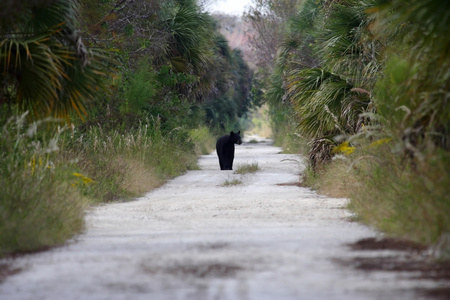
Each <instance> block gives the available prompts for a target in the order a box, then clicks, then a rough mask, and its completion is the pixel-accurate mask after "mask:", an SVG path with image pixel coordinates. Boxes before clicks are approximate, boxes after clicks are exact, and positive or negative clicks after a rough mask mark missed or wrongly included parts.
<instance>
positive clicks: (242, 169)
mask: <svg viewBox="0 0 450 300" xmlns="http://www.w3.org/2000/svg"><path fill="white" fill-rule="evenodd" d="M257 171H259V166H258V163H251V164H244V165H240V166H238V168H237V170H236V171H235V172H234V173H235V174H248V173H255V172H257Z"/></svg>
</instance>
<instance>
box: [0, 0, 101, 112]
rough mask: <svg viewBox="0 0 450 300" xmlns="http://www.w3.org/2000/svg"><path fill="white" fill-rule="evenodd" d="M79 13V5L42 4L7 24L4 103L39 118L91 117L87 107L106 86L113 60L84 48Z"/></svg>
mask: <svg viewBox="0 0 450 300" xmlns="http://www.w3.org/2000/svg"><path fill="white" fill-rule="evenodd" d="M8 3H9V2H8V1H7V2H6V3H4V4H5V5H6V6H5V7H6V8H7V4H8ZM1 10H2V8H1V7H0V11H1ZM77 10H78V6H77V1H76V0H56V1H46V0H41V1H35V2H34V4H29V5H28V6H26V5H24V6H22V7H20V6H19V13H18V14H17V15H13V16H11V17H10V18H5V19H3V20H2V22H1V27H0V70H1V71H0V84H1V86H0V99H1V102H5V103H6V104H7V105H9V106H14V105H16V106H17V107H18V109H19V110H20V111H25V110H30V111H31V112H32V115H33V116H34V117H36V118H39V117H45V116H55V117H63V118H67V117H68V116H69V114H70V112H72V111H76V112H77V113H78V114H79V115H80V116H82V115H83V114H86V105H87V103H89V101H90V100H92V99H94V98H95V95H96V93H98V91H99V90H100V89H102V88H103V86H104V84H103V82H104V81H103V79H104V77H105V76H106V74H105V71H104V70H105V69H106V64H107V59H106V57H105V55H104V53H102V52H99V51H95V50H91V49H88V48H87V47H86V46H85V45H84V44H83V41H82V39H81V36H80V35H79V33H78V31H77V26H76V25H77V23H76V22H77ZM16 11H17V8H16Z"/></svg>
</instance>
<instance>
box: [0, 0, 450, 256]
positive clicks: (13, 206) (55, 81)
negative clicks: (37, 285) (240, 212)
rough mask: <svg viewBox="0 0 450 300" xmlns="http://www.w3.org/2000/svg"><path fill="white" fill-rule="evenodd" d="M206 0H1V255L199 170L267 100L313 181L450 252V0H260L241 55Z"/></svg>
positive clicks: (43, 241) (57, 236) (372, 219)
mask: <svg viewBox="0 0 450 300" xmlns="http://www.w3.org/2000/svg"><path fill="white" fill-rule="evenodd" d="M205 5H207V3H206V2H202V3H197V2H195V1H194V0H168V1H159V0H101V1H100V0H83V1H76V0H20V1H17V0H6V1H2V4H1V6H2V7H1V8H0V37H1V38H0V67H1V73H0V79H1V81H0V82H1V86H0V121H1V126H2V127H1V133H0V148H1V152H0V158H1V160H0V186H2V193H1V195H0V255H8V254H11V253H16V252H26V251H34V250H37V249H43V248H46V247H49V246H53V245H58V244H62V243H64V242H65V241H66V240H67V239H69V238H70V237H72V236H73V235H74V234H76V233H78V232H80V231H81V230H82V229H83V224H84V222H83V218H84V212H85V210H86V207H87V206H88V205H92V204H98V203H102V202H109V201H116V200H119V199H121V200H123V199H127V198H128V199H129V198H131V197H133V196H136V195H139V194H140V193H143V192H145V191H148V190H150V189H151V188H154V187H156V186H159V185H161V184H162V183H163V182H164V181H165V180H167V179H168V178H171V177H173V176H176V175H178V174H181V173H183V172H185V171H186V170H188V169H194V168H197V166H196V157H197V155H199V154H202V153H208V152H209V151H211V149H212V148H213V146H214V141H215V137H217V136H218V135H221V134H224V133H226V132H227V131H230V130H237V129H242V128H244V127H246V126H247V125H248V121H247V120H246V119H247V116H248V113H249V112H250V110H251V109H252V108H257V107H260V106H261V105H263V106H264V107H268V111H269V115H270V120H271V125H272V132H273V138H274V139H275V142H276V143H277V144H278V145H281V146H283V148H284V149H285V151H290V152H295V153H303V154H305V155H306V156H307V157H308V159H309V168H308V171H307V172H306V174H305V176H304V184H307V185H309V186H312V187H313V188H315V189H318V190H319V191H320V192H322V193H326V194H329V195H332V196H337V197H348V198H350V199H351V204H350V208H351V209H352V210H353V211H354V212H355V213H356V214H355V215H356V216H357V219H358V220H359V221H362V222H365V223H367V224H370V225H372V226H375V227H376V228H378V229H380V230H381V231H383V232H385V233H386V234H387V235H392V236H396V237H402V238H406V239H409V240H413V241H416V242H419V243H422V244H425V245H435V246H436V245H437V246H436V247H437V248H436V249H438V250H439V251H438V252H439V253H440V255H441V256H442V257H444V256H445V255H449V257H450V254H449V252H450V250H449V249H450V218H448V214H449V212H450V199H449V198H450V197H448V195H449V192H450V190H449V186H450V176H449V175H450V156H449V149H450V141H449V129H450V124H449V123H450V122H449V119H450V108H449V104H448V99H449V95H450V94H449V82H450V79H449V77H450V72H449V70H450V68H449V62H450V59H449V56H448V53H450V52H449V51H448V50H449V40H450V38H449V37H448V34H447V28H448V25H449V23H450V21H449V18H450V9H449V8H450V7H449V6H450V4H445V3H441V1H438V0H426V1H418V0H411V1H400V0H390V1H387V0H363V1H360V0H358V1H357V0H322V1H320V0H276V1H269V0H256V1H255V2H254V6H253V7H252V8H250V9H249V10H248V11H247V12H246V14H245V16H244V18H243V19H239V20H238V21H239V22H241V23H242V24H244V25H243V28H244V31H245V32H246V34H245V35H244V36H245V43H246V47H244V48H242V49H243V50H242V51H241V50H239V49H236V48H235V49H232V47H230V45H229V42H228V41H227V39H226V38H225V37H224V35H223V34H221V33H220V32H222V33H225V34H226V32H225V31H226V30H225V31H224V28H225V29H227V28H228V31H229V30H230V28H234V27H235V26H233V25H232V23H233V22H234V21H233V20H236V18H234V19H233V18H231V21H230V18H228V17H226V16H217V15H216V16H214V17H213V16H211V15H210V14H208V13H206V12H205V9H204V7H205ZM227 22H228V25H226V24H227ZM230 22H231V25H230Z"/></svg>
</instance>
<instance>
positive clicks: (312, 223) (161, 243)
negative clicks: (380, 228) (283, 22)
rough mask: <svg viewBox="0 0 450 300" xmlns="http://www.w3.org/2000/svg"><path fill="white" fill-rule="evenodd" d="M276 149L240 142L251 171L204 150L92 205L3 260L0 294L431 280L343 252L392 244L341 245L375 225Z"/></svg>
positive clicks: (160, 293)
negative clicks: (41, 243) (129, 192)
mask: <svg viewBox="0 0 450 300" xmlns="http://www.w3.org/2000/svg"><path fill="white" fill-rule="evenodd" d="M280 151H281V149H279V148H276V147H273V146H271V145H270V143H268V142H260V143H257V144H253V143H252V144H250V143H243V144H242V145H241V146H237V147H236V159H235V169H236V166H238V165H240V164H245V163H250V164H251V163H257V164H258V166H259V168H260V171H258V172H256V173H254V174H245V175H238V174H234V173H233V171H220V170H219V165H218V160H217V157H216V156H215V154H214V153H213V154H211V155H207V156H203V157H201V158H200V161H199V165H200V167H201V169H200V170H195V171H189V172H188V173H187V174H185V175H183V176H180V177H178V178H176V179H174V180H172V181H170V182H169V183H167V184H166V185H165V186H163V187H161V188H159V189H157V190H155V191H153V192H151V193H148V194H146V195H145V196H143V197H141V198H139V199H137V200H136V201H132V202H128V203H117V204H111V205H105V206H101V207H97V208H95V209H93V211H92V212H91V213H90V214H89V215H88V218H87V231H86V233H85V234H83V235H80V236H79V237H77V238H76V239H75V240H74V241H72V242H71V243H70V244H69V245H67V246H64V247H60V248H56V249H53V250H51V251H47V252H43V253H38V254H33V255H28V256H25V257H21V258H18V259H15V260H13V261H7V262H8V263H10V268H11V270H17V272H16V274H14V275H12V276H9V277H8V278H6V280H5V281H3V282H2V284H1V285H0V299H2V300H19V299H20V300H23V299H33V300H38V299H49V300H50V299H51V300H53V299H61V300H70V299H74V300H75V299H77V300H79V299H82V300H84V299H93V300H94V299H95V300H101V299H105V300H116V299H117V300H119V299H120V300H121V299H130V300H138V299H146V300H147V299H155V300H159V299H164V300H165V299H167V300H177V299H180V300H181V299H193V300H204V299H242V300H244V299H255V300H264V299H268V300H269V299H270V300H272V299H277V300H278V299H307V300H309V299H345V300H349V299H358V300H361V299H408V300H410V299H427V297H426V295H425V296H424V295H423V294H420V293H417V290H420V289H427V288H433V287H436V285H439V283H436V282H435V281H430V280H425V279H423V278H422V279H420V278H419V279H417V276H414V274H412V275H411V274H409V273H408V274H405V273H402V272H381V271H373V272H367V271H363V270H358V269H357V268H355V267H354V265H352V264H351V263H350V262H352V261H353V259H354V258H356V257H362V256H364V257H370V256H373V255H378V256H379V255H386V256H388V255H392V253H393V252H392V251H383V252H382V254H380V251H376V253H375V252H374V251H364V252H362V251H354V250H351V249H350V248H349V246H348V244H350V243H355V242H356V241H358V240H360V239H362V238H369V237H375V236H377V233H376V232H374V231H372V230H370V229H368V228H367V227H365V226H362V225H360V224H358V223H356V222H351V221H349V217H350V216H351V215H350V213H349V211H347V210H346V209H344V207H345V204H346V200H345V199H333V198H326V197H322V196H319V195H317V194H316V193H314V192H312V191H311V190H309V189H307V188H302V187H298V186H296V185H293V183H296V182H298V180H299V173H301V172H302V171H303V170H304V168H305V167H304V163H303V161H302V159H301V158H300V157H299V156H296V155H285V154H279V153H280ZM234 179H236V180H238V181H241V184H238V185H231V186H223V184H224V183H225V182H226V181H229V182H231V181H233V180H234ZM346 262H349V263H346Z"/></svg>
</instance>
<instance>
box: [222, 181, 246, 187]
mask: <svg viewBox="0 0 450 300" xmlns="http://www.w3.org/2000/svg"><path fill="white" fill-rule="evenodd" d="M240 184H242V181H241V180H239V179H232V180H228V179H227V180H225V182H224V183H222V185H221V186H225V187H229V186H236V185H240Z"/></svg>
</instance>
